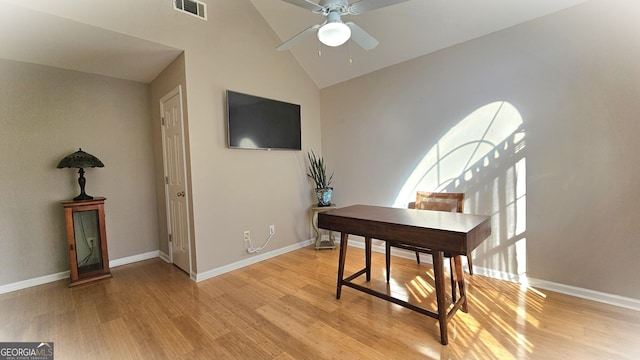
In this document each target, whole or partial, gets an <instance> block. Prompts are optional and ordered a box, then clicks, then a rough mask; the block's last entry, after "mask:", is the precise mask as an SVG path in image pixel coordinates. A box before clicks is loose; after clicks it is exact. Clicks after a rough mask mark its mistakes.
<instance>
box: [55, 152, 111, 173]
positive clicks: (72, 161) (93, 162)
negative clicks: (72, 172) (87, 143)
mask: <svg viewBox="0 0 640 360" xmlns="http://www.w3.org/2000/svg"><path fill="white" fill-rule="evenodd" d="M89 167H92V168H93V167H104V164H103V163H102V161H100V159H98V158H97V157H95V156H93V155H91V154H89V153H86V152H84V151H82V148H80V149H79V150H78V151H76V152H74V153H73V154H69V155H67V156H65V157H64V159H62V160H60V162H59V163H58V166H57V168H58V169H62V168H79V169H82V168H89Z"/></svg>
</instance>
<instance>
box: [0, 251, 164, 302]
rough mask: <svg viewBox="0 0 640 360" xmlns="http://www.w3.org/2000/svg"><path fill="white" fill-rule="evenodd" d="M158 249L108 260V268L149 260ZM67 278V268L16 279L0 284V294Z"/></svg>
mask: <svg viewBox="0 0 640 360" xmlns="http://www.w3.org/2000/svg"><path fill="white" fill-rule="evenodd" d="M159 253H160V252H159V251H157V250H156V251H150V252H147V253H144V254H138V255H133V256H127V257H125V258H120V259H115V260H110V261H109V268H114V267H118V266H122V265H126V264H132V263H135V262H138V261H143V260H149V259H153V258H157V257H158V256H159ZM68 278H69V270H67V271H63V272H59V273H56V274H51V275H45V276H40V277H37V278H33V279H28V280H23V281H18V282H15V283H11V284H7V285H2V286H0V294H5V293H8V292H12V291H17V290H22V289H26V288H29V287H32V286H37V285H43V284H47V283H50V282H54V281H58V280H64V279H68Z"/></svg>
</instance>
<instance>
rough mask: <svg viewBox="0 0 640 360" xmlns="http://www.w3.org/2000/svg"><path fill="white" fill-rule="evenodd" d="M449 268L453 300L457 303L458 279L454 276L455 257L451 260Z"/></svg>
mask: <svg viewBox="0 0 640 360" xmlns="http://www.w3.org/2000/svg"><path fill="white" fill-rule="evenodd" d="M449 268H450V269H451V299H452V301H453V302H454V303H455V302H456V277H455V275H454V271H455V262H454V261H453V257H450V258H449Z"/></svg>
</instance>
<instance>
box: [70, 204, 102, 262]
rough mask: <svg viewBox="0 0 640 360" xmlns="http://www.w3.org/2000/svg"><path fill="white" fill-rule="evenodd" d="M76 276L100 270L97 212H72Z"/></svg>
mask: <svg viewBox="0 0 640 360" xmlns="http://www.w3.org/2000/svg"><path fill="white" fill-rule="evenodd" d="M73 231H74V234H75V242H76V244H75V247H76V264H78V275H82V274H86V273H89V272H92V271H95V270H101V269H102V253H101V249H102V248H101V244H100V241H101V239H100V224H99V219H98V210H87V211H75V212H73Z"/></svg>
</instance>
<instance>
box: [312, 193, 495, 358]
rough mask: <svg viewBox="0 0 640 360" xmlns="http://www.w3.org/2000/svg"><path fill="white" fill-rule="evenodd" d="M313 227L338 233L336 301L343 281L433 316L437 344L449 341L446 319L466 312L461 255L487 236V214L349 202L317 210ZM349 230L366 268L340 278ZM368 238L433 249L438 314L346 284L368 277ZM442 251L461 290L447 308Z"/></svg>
mask: <svg viewBox="0 0 640 360" xmlns="http://www.w3.org/2000/svg"><path fill="white" fill-rule="evenodd" d="M318 227H319V228H322V229H327V230H333V231H339V232H340V233H341V235H340V259H339V261H338V284H337V289H336V298H337V299H340V292H341V290H342V285H345V286H348V287H351V288H354V289H356V290H360V291H363V292H365V293H368V294H371V295H373V296H376V297H379V298H381V299H384V300H387V301H391V302H393V303H395V304H398V305H401V306H404V307H406V308H409V309H411V310H414V311H417V312H419V313H421V314H424V315H427V316H430V317H432V318H435V319H438V323H439V324H440V342H441V343H442V344H443V345H446V344H447V343H448V342H449V338H448V334H447V323H448V321H449V320H450V319H451V318H452V317H453V315H454V314H455V313H456V311H457V310H458V309H460V308H462V311H464V312H467V295H466V289H465V283H464V275H463V272H462V264H461V262H460V255H467V256H469V255H470V254H471V251H473V249H475V248H476V247H478V245H480V244H481V243H482V242H483V241H484V240H485V239H486V238H487V237H488V236H489V235H491V217H489V216H480V215H469V214H461V213H450V212H442V211H428V210H414V209H399V208H389V207H381V206H367V205H353V206H349V207H344V208H340V209H336V210H331V211H327V212H323V213H320V214H318ZM349 234H353V235H359V236H363V237H364V238H365V268H364V269H362V270H360V271H358V272H356V273H354V274H352V275H350V276H348V277H346V278H344V262H345V258H346V254H347V242H348V240H349ZM372 238H375V239H380V240H384V241H391V242H401V243H405V244H411V245H417V246H422V247H427V248H430V249H432V250H433V272H434V276H435V288H436V299H437V303H438V310H437V312H434V311H432V310H429V309H425V308H422V307H419V306H416V305H414V304H410V303H408V302H406V301H404V300H400V299H398V298H394V297H392V296H390V295H387V294H385V293H380V292H377V291H375V290H373V289H370V288H368V287H365V286H362V285H359V284H356V283H353V282H351V281H352V280H353V279H355V278H357V277H359V276H361V275H363V274H365V275H366V279H367V281H370V280H371V239H372ZM445 252H446V253H447V254H448V255H449V254H450V255H452V256H453V257H454V263H455V267H456V271H455V274H456V282H457V285H458V290H459V292H460V298H459V299H458V301H456V302H454V303H453V304H451V306H450V309H448V306H447V305H446V302H445V292H446V289H445V277H444V261H443V258H444V253H445Z"/></svg>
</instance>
